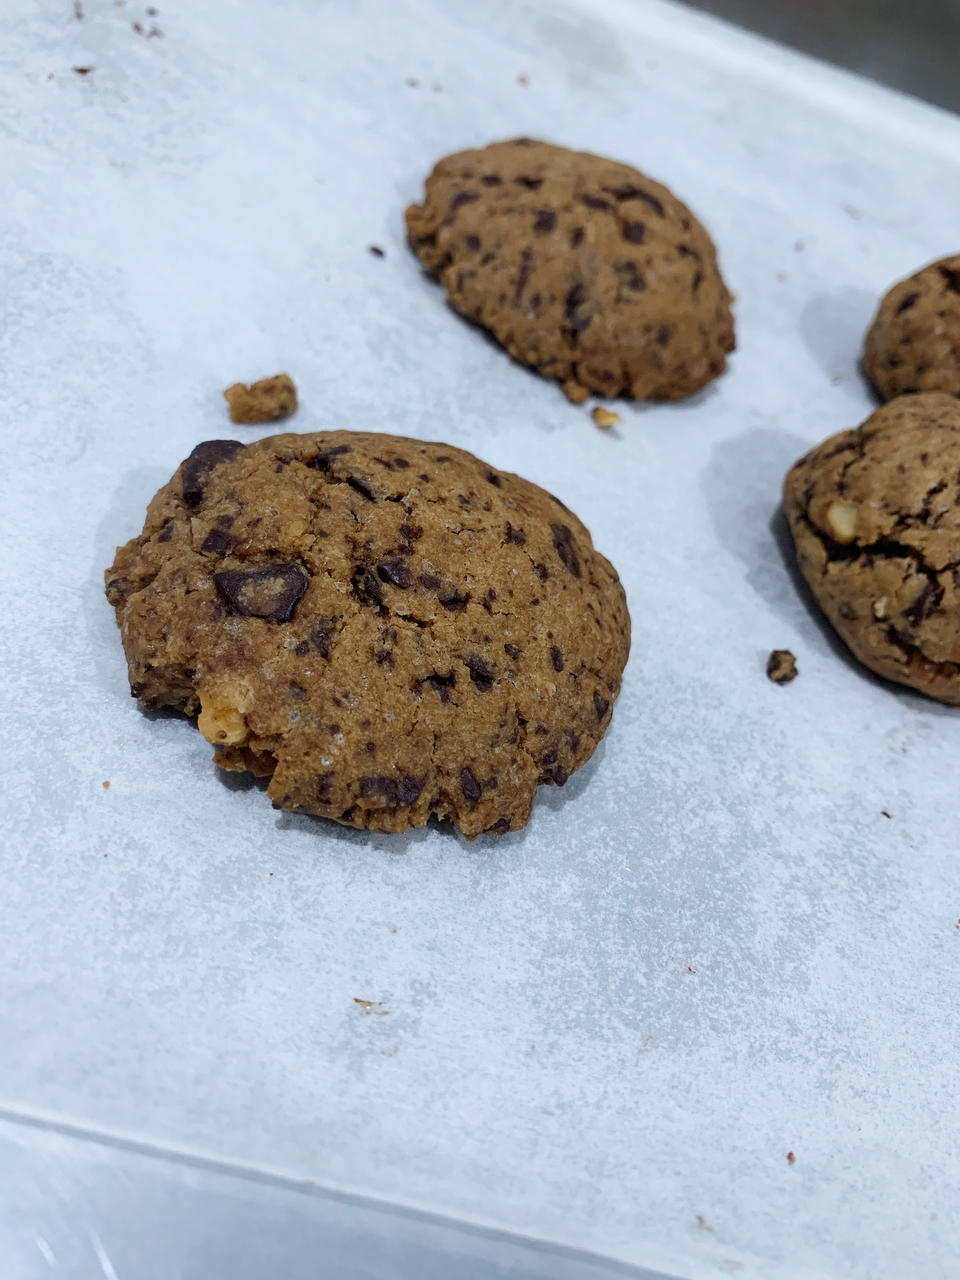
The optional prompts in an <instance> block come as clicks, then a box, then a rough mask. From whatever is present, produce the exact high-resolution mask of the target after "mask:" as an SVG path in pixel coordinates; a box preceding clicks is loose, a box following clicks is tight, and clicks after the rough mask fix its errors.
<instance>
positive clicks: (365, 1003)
mask: <svg viewBox="0 0 960 1280" xmlns="http://www.w3.org/2000/svg"><path fill="white" fill-rule="evenodd" d="M353 1003H354V1004H358V1005H359V1006H360V1008H361V1009H362V1010H363V1012H364V1013H376V1014H379V1016H380V1017H381V1018H383V1017H386V1015H387V1014H388V1013H389V1012H390V1010H389V1009H385V1008H384V1007H383V1001H382V1000H361V999H360V997H359V996H354V997H353Z"/></svg>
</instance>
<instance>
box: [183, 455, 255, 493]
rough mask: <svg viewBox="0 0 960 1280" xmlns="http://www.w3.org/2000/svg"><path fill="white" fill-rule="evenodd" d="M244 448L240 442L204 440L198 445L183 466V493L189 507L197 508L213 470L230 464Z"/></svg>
mask: <svg viewBox="0 0 960 1280" xmlns="http://www.w3.org/2000/svg"><path fill="white" fill-rule="evenodd" d="M243 447H244V446H243V445H242V444H241V443H240V441H239V440H204V441H203V443H202V444H198V445H197V447H196V448H195V449H194V451H193V452H192V453H191V454H190V456H189V457H188V458H187V460H186V461H185V462H184V464H183V481H182V485H183V487H182V493H183V500H184V502H185V503H186V504H187V506H188V507H195V506H197V504H198V503H199V502H200V501H201V499H202V498H203V490H204V488H205V486H206V483H207V481H208V480H209V479H210V473H211V472H212V471H213V469H214V468H215V467H218V466H220V464H221V463H222V462H229V460H230V459H231V458H232V457H233V456H234V455H235V454H236V453H237V452H238V451H239V450H240V449H242V448H243Z"/></svg>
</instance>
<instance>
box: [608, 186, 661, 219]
mask: <svg viewBox="0 0 960 1280" xmlns="http://www.w3.org/2000/svg"><path fill="white" fill-rule="evenodd" d="M620 192H627V193H628V194H626V195H621V194H620ZM614 195H615V196H616V197H617V199H618V200H642V201H643V202H644V204H648V205H649V206H650V208H651V209H652V210H653V211H654V213H658V214H659V215H660V217H661V218H662V217H663V215H664V208H663V205H662V204H661V203H660V201H659V200H658V199H657V197H656V196H652V195H651V194H650V192H649V191H641V190H640V188H639V187H620V188H619V190H617V191H615V192H614Z"/></svg>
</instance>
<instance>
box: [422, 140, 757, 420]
mask: <svg viewBox="0 0 960 1280" xmlns="http://www.w3.org/2000/svg"><path fill="white" fill-rule="evenodd" d="M407 234H408V238H409V241H410V245H411V247H412V249H413V251H414V253H416V255H417V256H418V257H419V258H420V260H421V262H422V263H423V264H424V266H425V267H426V268H427V270H428V271H429V272H430V273H431V274H432V275H434V276H436V277H437V278H438V279H439V280H440V281H441V283H442V284H443V286H444V288H445V289H446V291H447V293H448V294H449V297H450V301H451V302H452V303H453V305H454V307H456V309H457V310H458V311H460V312H461V313H462V314H463V315H464V316H466V317H467V318H468V319H470V320H474V321H476V322H477V323H478V324H481V325H483V326H484V327H485V328H486V329H489V330H490V332H491V333H492V334H493V335H494V336H495V337H496V338H497V339H498V340H499V341H500V342H501V343H502V344H503V345H504V346H505V347H506V349H507V350H508V351H509V352H510V354H511V355H512V356H514V357H515V358H516V359H517V360H519V361H521V363H523V364H525V365H529V366H530V367H531V368H533V369H536V370H537V371H538V372H539V373H541V374H543V376H544V377H547V378H556V379H557V380H558V381H559V382H560V383H561V384H562V385H563V388H564V390H565V391H566V392H567V394H568V395H569V396H570V398H571V399H573V400H576V401H581V400H583V399H585V398H586V396H587V394H588V393H589V392H596V393H598V394H601V395H607V396H617V395H623V396H630V397H634V398H636V399H641V400H678V399H681V398H682V397H684V396H689V395H691V394H692V393H693V392H694V391H697V390H699V389H700V388H701V387H703V386H704V385H705V384H706V383H708V382H709V381H710V380H711V379H712V378H715V377H716V376H717V375H718V374H720V373H722V372H723V369H724V367H725V364H726V357H727V353H728V352H730V351H732V350H733V348H734V329H733V318H732V316H731V313H730V301H731V299H730V294H729V293H728V292H727V288H726V286H725V284H724V282H723V279H722V278H721V275H720V271H719V269H718V267H717V255H716V251H715V249H714V246H713V242H712V241H711V239H710V237H709V235H708V234H707V232H706V230H705V229H704V228H703V226H701V224H700V223H699V222H698V221H697V219H696V218H695V217H694V216H693V214H692V213H691V212H690V210H689V209H688V208H687V207H686V205H684V204H681V202H680V201H679V200H678V199H677V198H676V196H674V195H673V194H672V193H671V192H670V191H668V190H667V188H666V187H664V186H661V185H660V183H658V182H654V181H653V180H652V179H650V178H647V177H645V176H644V175H643V174H642V173H639V172H638V171H637V170H636V169H631V168H630V167H629V166H628V165H625V164H619V163H617V162H616V161H614V160H606V159H603V158H602V157H601V156H594V155H590V154H588V153H587V152H580V151H568V150H567V149H566V148H564V147H555V146H551V145H549V144H548V143H545V142H532V141H530V140H529V139H526V138H518V139H517V140H515V141H513V142H498V143H494V144H493V145H491V146H488V147H484V148H483V149H482V150H480V151H461V152H459V153H458V154H456V155H451V156H447V157H446V158H445V159H443V160H441V161H440V162H439V163H438V164H437V166H436V168H435V169H434V170H433V172H432V173H431V175H430V177H429V178H428V179H427V182H426V196H425V199H424V202H423V204H420V205H411V206H410V208H409V209H408V210H407Z"/></svg>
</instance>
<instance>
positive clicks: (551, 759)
mask: <svg viewBox="0 0 960 1280" xmlns="http://www.w3.org/2000/svg"><path fill="white" fill-rule="evenodd" d="M558 759H559V756H558V755H557V748H556V747H551V748H550V750H549V751H545V752H544V753H543V755H542V756H541V757H540V763H541V764H556V763H557V760H558Z"/></svg>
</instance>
